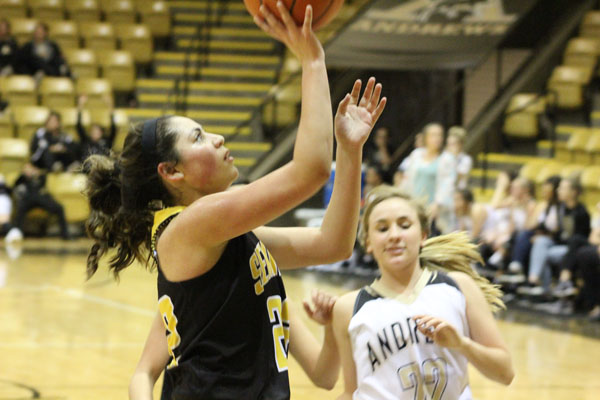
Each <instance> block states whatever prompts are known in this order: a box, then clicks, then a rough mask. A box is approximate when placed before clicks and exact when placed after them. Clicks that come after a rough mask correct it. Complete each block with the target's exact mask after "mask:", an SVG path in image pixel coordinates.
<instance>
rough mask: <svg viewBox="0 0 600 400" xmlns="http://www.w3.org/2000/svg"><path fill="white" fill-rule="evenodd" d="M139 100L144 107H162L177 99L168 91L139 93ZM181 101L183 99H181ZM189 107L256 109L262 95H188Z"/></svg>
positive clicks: (237, 109)
mask: <svg viewBox="0 0 600 400" xmlns="http://www.w3.org/2000/svg"><path fill="white" fill-rule="evenodd" d="M138 101H139V103H140V107H142V108H161V107H163V106H164V105H165V104H169V103H170V102H171V103H174V102H176V101H177V99H175V98H174V97H173V96H169V95H168V94H167V93H139V94H138ZM179 101H183V100H182V99H179ZM186 102H187V106H188V108H189V109H204V110H227V111H250V112H252V111H254V110H255V109H256V107H258V106H259V105H260V104H261V102H262V98H261V97H237V96H187V98H186Z"/></svg>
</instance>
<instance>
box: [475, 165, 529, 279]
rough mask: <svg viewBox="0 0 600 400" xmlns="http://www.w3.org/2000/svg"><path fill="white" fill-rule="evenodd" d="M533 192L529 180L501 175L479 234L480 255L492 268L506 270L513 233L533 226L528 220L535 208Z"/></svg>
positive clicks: (505, 174)
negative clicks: (483, 227)
mask: <svg viewBox="0 0 600 400" xmlns="http://www.w3.org/2000/svg"><path fill="white" fill-rule="evenodd" d="M533 190H534V189H533V183H532V182H531V181H529V180H527V179H524V178H519V177H516V178H514V179H512V180H511V177H510V175H509V174H507V173H500V174H499V176H498V178H497V180H496V190H495V192H494V196H493V198H492V201H491V205H490V207H489V208H488V209H487V215H486V217H485V223H484V226H485V229H482V230H481V234H480V239H481V253H482V256H483V258H484V260H486V264H487V265H488V266H489V267H492V268H493V269H504V266H505V264H506V261H507V256H508V254H509V250H510V244H511V239H512V237H513V235H514V233H515V232H517V231H520V230H524V229H527V228H530V227H532V226H533V222H532V220H531V219H530V218H529V216H531V215H532V214H533V212H534V210H535V206H536V203H535V200H534V193H533Z"/></svg>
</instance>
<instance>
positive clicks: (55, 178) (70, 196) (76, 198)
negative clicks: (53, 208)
mask: <svg viewBox="0 0 600 400" xmlns="http://www.w3.org/2000/svg"><path fill="white" fill-rule="evenodd" d="M86 182H87V177H86V176H85V175H84V174H78V173H72V172H63V173H53V174H48V176H47V179H46V187H47V188H48V192H49V193H50V194H51V195H52V196H53V197H54V198H55V199H56V200H57V201H58V202H59V203H60V204H61V205H62V206H63V208H64V210H65V219H66V220H67V222H68V223H74V222H83V221H85V220H86V219H87V218H88V216H89V214H90V209H89V203H88V200H87V197H85V195H84V194H83V191H84V190H85V185H86Z"/></svg>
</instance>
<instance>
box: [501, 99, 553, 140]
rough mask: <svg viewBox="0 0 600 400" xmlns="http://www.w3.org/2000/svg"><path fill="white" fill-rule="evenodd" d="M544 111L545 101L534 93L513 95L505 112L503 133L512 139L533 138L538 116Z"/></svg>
mask: <svg viewBox="0 0 600 400" xmlns="http://www.w3.org/2000/svg"><path fill="white" fill-rule="evenodd" d="M545 110H546V99H545V98H544V97H542V96H539V95H537V94H535V93H519V94H516V95H514V96H513V97H512V98H511V99H510V102H509V104H508V107H507V108H506V111H505V118H504V126H503V132H504V133H505V134H506V135H508V136H512V137H519V138H535V137H537V136H538V133H539V124H538V120H539V116H540V114H542V113H543V112H544V111H545Z"/></svg>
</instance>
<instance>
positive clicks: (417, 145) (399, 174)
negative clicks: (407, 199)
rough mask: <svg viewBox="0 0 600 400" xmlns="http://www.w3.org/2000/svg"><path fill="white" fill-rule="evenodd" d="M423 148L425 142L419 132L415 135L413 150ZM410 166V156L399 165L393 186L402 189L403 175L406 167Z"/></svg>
mask: <svg viewBox="0 0 600 400" xmlns="http://www.w3.org/2000/svg"><path fill="white" fill-rule="evenodd" d="M423 147H425V141H424V139H423V132H419V133H417V134H416V135H415V142H414V148H413V150H414V149H420V148H423ZM409 164H410V156H408V157H406V158H405V159H404V160H402V162H401V163H400V166H399V167H398V170H397V171H396V172H395V174H394V186H398V187H402V185H403V184H404V183H403V182H404V173H405V172H406V170H407V169H408V165H409Z"/></svg>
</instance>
